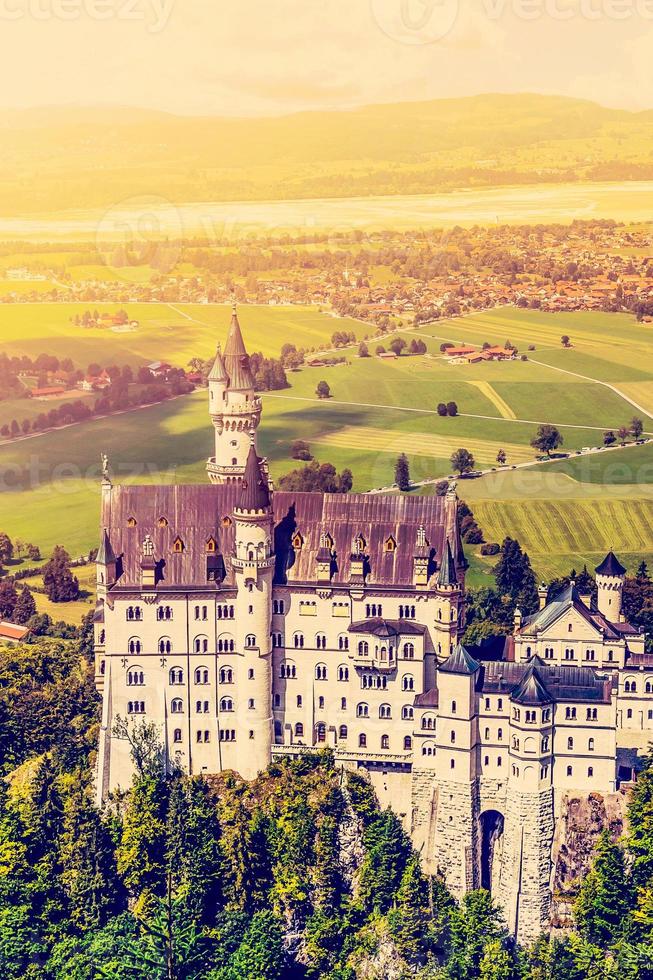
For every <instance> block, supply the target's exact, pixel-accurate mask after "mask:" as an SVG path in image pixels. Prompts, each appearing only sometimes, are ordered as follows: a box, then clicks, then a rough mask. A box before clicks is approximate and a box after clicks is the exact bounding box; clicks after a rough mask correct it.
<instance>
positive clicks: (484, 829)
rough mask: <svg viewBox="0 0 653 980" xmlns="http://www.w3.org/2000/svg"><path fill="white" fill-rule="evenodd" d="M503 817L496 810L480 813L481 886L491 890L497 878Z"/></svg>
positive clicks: (501, 846)
mask: <svg viewBox="0 0 653 980" xmlns="http://www.w3.org/2000/svg"><path fill="white" fill-rule="evenodd" d="M503 828H504V817H503V814H502V813H499V811H498V810H486V811H485V812H484V813H482V814H481V888H485V889H487V891H489V892H492V891H494V889H495V888H496V885H497V884H498V880H499V865H500V861H501V851H502V849H503Z"/></svg>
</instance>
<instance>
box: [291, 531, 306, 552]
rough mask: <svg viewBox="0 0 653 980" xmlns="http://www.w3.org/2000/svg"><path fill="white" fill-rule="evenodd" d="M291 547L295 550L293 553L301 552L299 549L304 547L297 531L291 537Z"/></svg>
mask: <svg viewBox="0 0 653 980" xmlns="http://www.w3.org/2000/svg"><path fill="white" fill-rule="evenodd" d="M292 546H293V548H294V549H295V551H301V549H302V548H303V547H304V539H303V537H302V536H301V534H300V533H299V531H297V533H296V534H294V535H293V539H292Z"/></svg>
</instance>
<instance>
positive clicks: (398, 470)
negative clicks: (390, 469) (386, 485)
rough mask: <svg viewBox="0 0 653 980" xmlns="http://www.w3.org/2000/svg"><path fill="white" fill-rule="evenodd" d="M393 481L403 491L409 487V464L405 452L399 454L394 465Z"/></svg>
mask: <svg viewBox="0 0 653 980" xmlns="http://www.w3.org/2000/svg"><path fill="white" fill-rule="evenodd" d="M395 483H396V484H397V486H398V487H399V489H400V490H401V491H402V492H403V493H405V492H406V491H407V490H410V488H411V482H410V466H409V463H408V457H407V456H406V454H405V453H402V454H401V456H400V457H399V458H398V460H397V463H396V465H395Z"/></svg>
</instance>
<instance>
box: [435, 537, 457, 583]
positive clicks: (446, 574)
mask: <svg viewBox="0 0 653 980" xmlns="http://www.w3.org/2000/svg"><path fill="white" fill-rule="evenodd" d="M438 585H440V586H453V585H458V577H457V575H456V566H455V563H454V560H453V554H452V551H451V544H450V543H449V539H448V538H447V545H446V548H445V549H444V552H443V555H442V564H441V565H440V572H439V574H438Z"/></svg>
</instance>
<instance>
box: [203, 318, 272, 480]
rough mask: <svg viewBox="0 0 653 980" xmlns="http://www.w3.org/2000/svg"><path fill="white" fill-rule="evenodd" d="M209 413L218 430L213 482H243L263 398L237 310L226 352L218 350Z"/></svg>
mask: <svg viewBox="0 0 653 980" xmlns="http://www.w3.org/2000/svg"><path fill="white" fill-rule="evenodd" d="M208 381H209V413H210V415H211V421H212V422H213V427H214V429H215V456H212V457H211V458H210V459H209V461H208V464H207V471H208V474H209V479H210V480H211V482H212V483H230V482H233V481H239V480H242V478H243V475H244V473H245V464H246V462H247V455H248V452H249V446H250V442H251V441H252V437H253V439H254V444H255V445H256V430H257V429H258V426H259V423H260V421H261V408H262V406H261V399H260V398H259V397H258V395H257V394H256V392H255V390H254V377H253V375H252V370H251V366H250V362H249V355H248V353H247V351H246V349H245V342H244V341H243V335H242V333H241V330H240V323H239V322H238V314H237V312H236V307H235V306H234V308H233V313H232V316H231V324H230V326H229V333H228V335H227V342H226V344H225V348H224V353H223V352H222V351H221V350H220V348H218V352H217V354H216V357H215V362H214V364H213V368H212V369H211V373H210V374H209V378H208Z"/></svg>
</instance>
